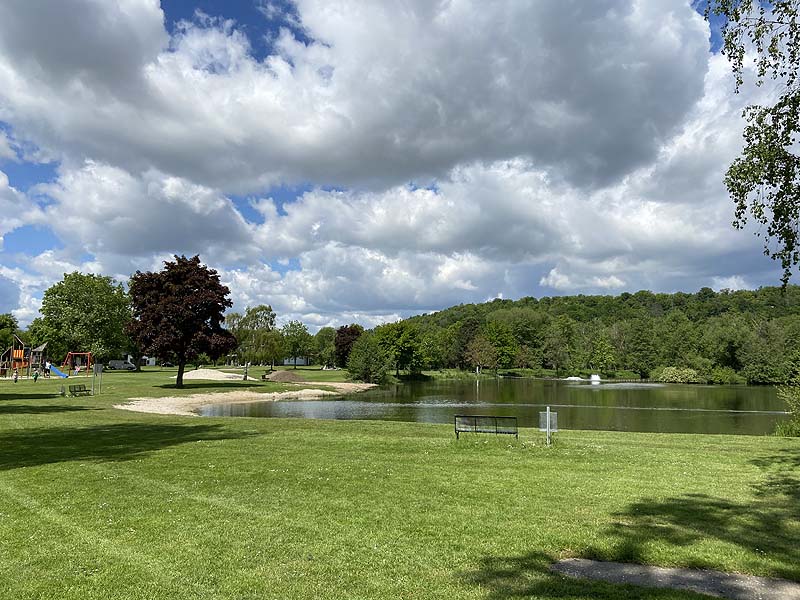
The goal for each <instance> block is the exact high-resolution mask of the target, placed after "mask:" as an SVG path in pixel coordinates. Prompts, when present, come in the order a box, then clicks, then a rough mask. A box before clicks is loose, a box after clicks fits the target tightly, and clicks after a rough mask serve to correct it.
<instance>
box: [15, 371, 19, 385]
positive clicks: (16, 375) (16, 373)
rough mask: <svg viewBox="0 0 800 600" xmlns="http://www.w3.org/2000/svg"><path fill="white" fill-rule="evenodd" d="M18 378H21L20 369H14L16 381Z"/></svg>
mask: <svg viewBox="0 0 800 600" xmlns="http://www.w3.org/2000/svg"><path fill="white" fill-rule="evenodd" d="M17 379H19V371H18V370H17V369H14V383H17Z"/></svg>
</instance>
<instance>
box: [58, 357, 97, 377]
mask: <svg viewBox="0 0 800 600" xmlns="http://www.w3.org/2000/svg"><path fill="white" fill-rule="evenodd" d="M92 364H94V361H93V360H92V353H91V352H67V357H66V358H65V359H64V362H63V363H62V365H61V369H62V370H63V371H64V372H65V373H68V374H69V375H72V376H74V375H89V374H91V371H92Z"/></svg>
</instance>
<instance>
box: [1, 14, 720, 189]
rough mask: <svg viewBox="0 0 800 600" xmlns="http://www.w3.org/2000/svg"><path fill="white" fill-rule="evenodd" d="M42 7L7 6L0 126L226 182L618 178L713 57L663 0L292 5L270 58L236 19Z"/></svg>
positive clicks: (643, 152)
mask: <svg viewBox="0 0 800 600" xmlns="http://www.w3.org/2000/svg"><path fill="white" fill-rule="evenodd" d="M38 4H39V3H38V2H32V3H31V2H23V1H22V0H16V1H12V2H8V3H4V5H3V7H2V8H0V40H1V41H0V118H1V119H3V120H6V121H7V122H11V123H13V125H14V130H15V134H16V135H17V136H20V137H23V138H25V139H29V140H32V141H34V142H35V143H37V144H39V145H41V146H42V147H44V148H46V149H48V150H49V151H51V152H52V153H53V154H55V155H58V156H62V157H73V158H80V159H86V158H88V159H92V160H97V161H100V162H105V163H108V164H112V165H115V166H120V167H123V168H125V169H127V170H130V171H144V170H148V169H156V170H158V171H161V172H165V173H171V174H174V175H177V176H180V177H184V178H187V179H189V180H192V181H195V182H199V183H203V184H204V185H208V186H211V187H215V188H220V189H223V190H228V191H230V190H238V191H255V190H257V189H258V188H260V187H262V186H264V185H266V184H270V183H276V182H298V181H299V182H305V181H314V182H318V183H321V184H337V185H385V184H386V183H401V182H406V181H409V180H413V181H424V180H428V179H430V178H433V177H437V176H441V175H443V174H445V173H447V172H449V170H450V169H452V168H453V167H454V166H456V165H458V164H462V163H469V162H472V161H474V160H481V161H490V162H493V161H496V160H502V159H509V158H512V157H517V156H525V157H528V158H529V159H531V160H532V161H533V162H534V163H535V164H537V165H538V166H539V167H540V168H543V169H546V170H549V171H552V172H553V173H554V174H555V175H556V176H558V177H562V178H564V179H565V180H566V181H568V182H571V183H574V184H577V185H588V184H592V183H606V182H609V181H614V180H616V179H618V178H619V177H621V176H623V175H624V174H625V173H626V172H628V171H629V170H630V169H632V168H634V167H636V166H637V165H641V164H644V163H645V162H647V161H648V160H651V159H652V158H654V157H655V155H656V152H657V150H658V148H659V146H660V144H661V143H662V142H663V141H664V140H666V139H668V138H669V136H670V135H671V134H672V133H674V132H675V131H676V129H677V128H678V127H679V126H680V125H681V123H682V120H683V118H684V116H685V114H686V112H687V111H688V110H689V109H690V108H691V107H692V106H693V104H694V103H695V102H696V101H697V99H698V98H699V96H700V93H701V91H702V82H703V74H704V71H705V68H706V59H707V39H706V38H707V30H706V28H705V26H704V23H703V21H702V18H701V17H700V16H699V15H697V14H696V13H695V12H694V11H693V10H692V9H691V7H690V6H689V5H688V4H687V5H681V4H679V3H678V4H676V3H674V2H672V1H671V0H659V1H652V0H648V1H646V2H645V1H644V0H637V1H634V2H631V1H629V0H602V1H598V2H592V3H580V2H579V3H556V4H554V3H550V2H521V3H512V4H490V5H487V4H486V3H479V2H458V3H455V2H453V3H451V2H428V1H427V0H426V1H415V2H407V3H403V4H397V3H395V2H371V3H368V4H366V5H365V4H364V3H363V2H358V1H355V0H351V1H343V2H338V3H335V4H334V3H330V2H327V1H325V2H322V1H318V0H300V1H299V2H297V3H296V8H297V19H298V21H299V23H300V24H301V25H302V27H303V31H304V32H306V33H307V34H308V36H309V38H310V39H311V40H312V41H311V42H310V43H303V42H301V41H299V40H298V39H297V38H296V37H294V35H293V34H292V33H291V32H290V30H288V29H284V30H282V33H281V34H280V35H279V37H278V38H277V39H276V40H275V43H274V49H275V53H274V54H272V55H270V56H268V57H267V58H266V59H265V60H263V61H258V60H256V59H255V58H253V56H252V54H251V52H250V47H249V42H248V39H247V38H246V36H245V35H244V34H242V33H241V32H240V31H239V30H238V29H236V27H235V24H233V23H232V22H230V21H224V20H209V19H205V20H203V21H202V22H199V23H194V24H193V23H183V24H182V25H181V26H180V27H179V29H178V31H177V33H176V34H175V36H174V37H172V38H171V39H170V38H168V36H167V34H166V32H165V30H164V28H163V15H162V14H161V11H160V9H159V7H158V5H157V2H155V0H126V1H125V2H100V1H99V0H80V1H78V2H73V3H69V5H67V4H59V5H58V6H57V7H50V8H48V10H46V11H40V10H38ZM48 6H50V5H49V4H48ZM263 6H264V7H265V10H267V12H269V10H270V9H269V8H268V7H269V6H271V4H270V3H265V4H264V5H263Z"/></svg>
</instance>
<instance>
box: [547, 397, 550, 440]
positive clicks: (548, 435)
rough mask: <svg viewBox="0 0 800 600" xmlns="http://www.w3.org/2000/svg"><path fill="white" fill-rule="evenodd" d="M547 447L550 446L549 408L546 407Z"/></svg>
mask: <svg viewBox="0 0 800 600" xmlns="http://www.w3.org/2000/svg"><path fill="white" fill-rule="evenodd" d="M547 445H548V446H549V445H550V407H549V406H548V407H547Z"/></svg>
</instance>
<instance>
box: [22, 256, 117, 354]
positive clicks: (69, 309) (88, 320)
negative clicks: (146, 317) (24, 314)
mask: <svg viewBox="0 0 800 600" xmlns="http://www.w3.org/2000/svg"><path fill="white" fill-rule="evenodd" d="M39 312H40V313H41V314H42V316H41V319H34V322H33V323H31V328H30V330H31V332H32V335H31V338H32V339H31V342H32V343H35V344H37V345H38V344H41V343H44V342H48V347H47V349H48V354H49V355H50V356H51V357H53V358H56V359H58V358H62V357H63V356H64V355H65V354H66V353H67V352H69V351H73V352H91V353H92V354H93V355H94V358H95V360H97V361H103V360H107V359H109V358H114V357H116V356H119V355H120V354H121V353H122V352H123V351H124V350H126V349H127V348H128V347H129V346H130V340H128V339H127V337H126V335H125V326H126V324H127V323H128V322H129V321H130V318H131V309H130V300H129V298H128V294H126V293H125V290H124V289H123V287H122V285H121V284H119V283H116V282H115V281H114V280H113V279H111V277H105V276H103V275H90V274H89V275H87V274H84V273H78V272H77V271H75V272H74V273H67V274H65V275H64V279H63V280H61V281H59V282H58V283H57V284H55V285H53V286H52V287H50V288H48V289H47V290H45V292H44V296H43V297H42V307H41V309H40V311H39ZM33 338H35V339H33Z"/></svg>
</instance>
